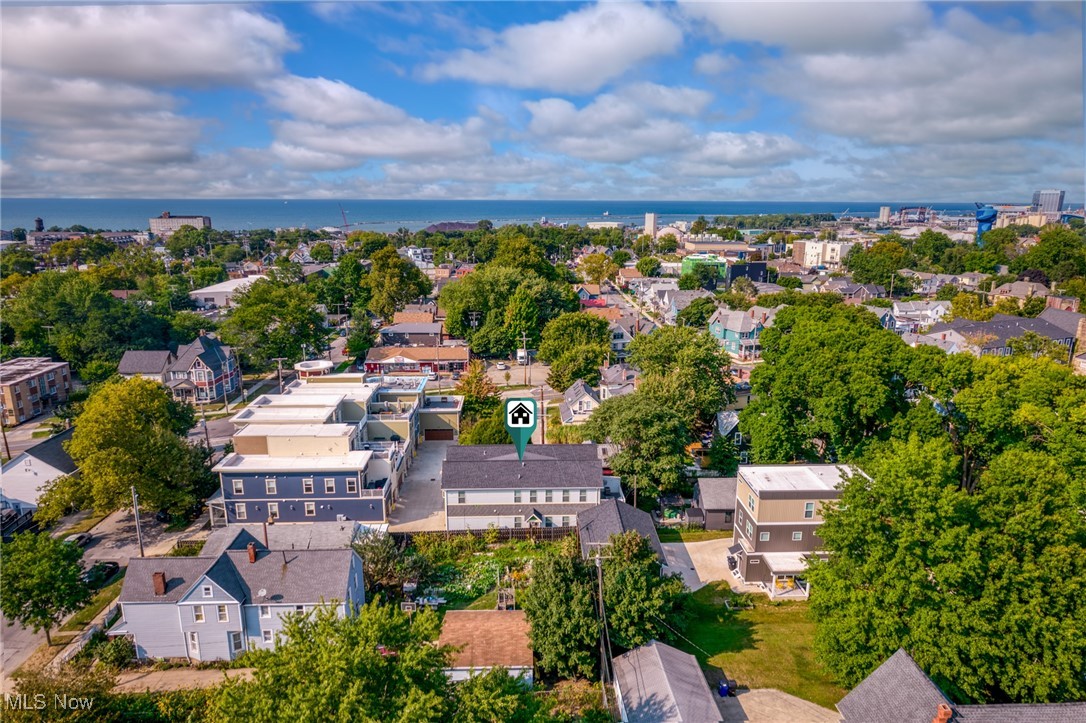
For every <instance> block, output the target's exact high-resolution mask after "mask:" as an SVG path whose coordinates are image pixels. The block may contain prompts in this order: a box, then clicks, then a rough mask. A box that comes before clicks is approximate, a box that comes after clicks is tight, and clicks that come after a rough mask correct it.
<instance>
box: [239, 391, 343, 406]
mask: <svg viewBox="0 0 1086 723" xmlns="http://www.w3.org/2000/svg"><path fill="white" fill-rule="evenodd" d="M342 401H343V395H342V394H333V393H329V392H326V391H323V390H322V392H321V393H320V394H261V395H260V396H259V397H257V398H256V399H254V400H253V401H251V402H249V407H248V408H249V409H253V408H267V407H281V408H282V407H328V408H329V409H335V408H336V407H338V406H339V403H340V402H342Z"/></svg>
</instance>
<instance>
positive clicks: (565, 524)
mask: <svg viewBox="0 0 1086 723" xmlns="http://www.w3.org/2000/svg"><path fill="white" fill-rule="evenodd" d="M562 527H569V516H568V515H562Z"/></svg>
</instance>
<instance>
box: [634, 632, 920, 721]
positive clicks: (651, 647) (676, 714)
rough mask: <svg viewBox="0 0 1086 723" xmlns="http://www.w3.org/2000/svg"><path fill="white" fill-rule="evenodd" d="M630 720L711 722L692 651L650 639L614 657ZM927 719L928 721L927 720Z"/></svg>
mask: <svg viewBox="0 0 1086 723" xmlns="http://www.w3.org/2000/svg"><path fill="white" fill-rule="evenodd" d="M614 664H615V680H616V682H617V683H618V686H619V690H620V691H621V692H622V704H623V707H624V708H625V709H626V714H627V716H628V719H629V721H630V723H659V722H660V721H674V722H676V723H680V722H681V723H712V722H714V721H720V720H721V717H720V709H719V708H717V705H716V700H715V699H714V698H713V693H712V691H710V690H709V685H708V683H706V682H705V676H704V675H703V674H702V672H701V668H700V667H699V666H698V661H697V660H696V659H695V658H694V656H693V655H689V654H688V653H684V652H682V651H681V650H677V649H675V648H673V647H671V646H670V645H665V644H663V643H660V642H657V641H655V640H654V641H652V642H650V643H648V644H647V645H642V646H641V647H640V648H634V649H633V650H631V651H630V652H628V653H625V654H623V655H620V656H618V657H617V658H615V659H614ZM929 723H930V722H929Z"/></svg>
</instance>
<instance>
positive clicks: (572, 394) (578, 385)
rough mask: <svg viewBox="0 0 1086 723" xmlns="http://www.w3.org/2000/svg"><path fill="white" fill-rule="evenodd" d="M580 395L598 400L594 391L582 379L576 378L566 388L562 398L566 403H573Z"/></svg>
mask: <svg viewBox="0 0 1086 723" xmlns="http://www.w3.org/2000/svg"><path fill="white" fill-rule="evenodd" d="M581 397H588V398H589V399H592V400H594V401H596V402H597V403H598V402H599V401H600V398H599V395H598V394H596V391H595V390H594V389H593V388H592V387H590V386H588V385H587V384H585V381H584V380H583V379H578V380H577V381H575V382H573V384H571V385H570V386H569V389H567V390H566V393H565V394H564V395H563V399H565V402H566V404H575V403H576V402H577V400H578V399H580V398H581Z"/></svg>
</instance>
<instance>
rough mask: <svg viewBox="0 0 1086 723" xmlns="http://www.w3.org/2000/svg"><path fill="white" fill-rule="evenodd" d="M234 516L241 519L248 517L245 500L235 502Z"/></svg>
mask: <svg viewBox="0 0 1086 723" xmlns="http://www.w3.org/2000/svg"><path fill="white" fill-rule="evenodd" d="M234 516H235V517H237V518H238V519H239V520H244V519H246V513H245V503H244V502H237V503H235V504H234Z"/></svg>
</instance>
